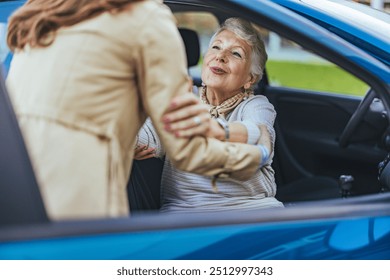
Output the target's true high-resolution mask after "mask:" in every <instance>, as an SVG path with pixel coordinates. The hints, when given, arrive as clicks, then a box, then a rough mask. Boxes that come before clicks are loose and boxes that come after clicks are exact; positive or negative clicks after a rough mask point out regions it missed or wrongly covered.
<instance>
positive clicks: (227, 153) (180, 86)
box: [136, 5, 261, 180]
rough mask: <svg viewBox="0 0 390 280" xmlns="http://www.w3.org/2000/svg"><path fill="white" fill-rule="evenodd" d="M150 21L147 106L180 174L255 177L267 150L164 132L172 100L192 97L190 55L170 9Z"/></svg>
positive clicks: (143, 76) (141, 60) (144, 48)
mask: <svg viewBox="0 0 390 280" xmlns="http://www.w3.org/2000/svg"><path fill="white" fill-rule="evenodd" d="M149 18H150V19H149V20H148V21H147V22H146V23H145V25H144V26H143V30H142V34H141V35H140V36H139V38H140V40H141V41H140V44H141V45H140V48H139V56H138V61H137V64H138V65H137V66H136V67H137V71H138V74H137V75H138V85H139V89H140V94H141V99H142V103H143V107H144V109H145V111H146V113H147V114H148V115H149V116H150V118H151V120H152V122H153V125H154V127H155V128H156V131H157V133H158V135H159V137H160V139H161V141H162V143H163V146H164V147H165V151H166V154H167V156H168V157H169V159H170V160H171V162H172V164H173V165H174V166H175V167H176V168H178V169H180V170H183V171H187V172H193V173H197V174H202V175H207V176H215V175H217V176H221V177H231V178H234V179H239V180H246V179H248V178H250V177H251V176H252V175H253V174H254V173H255V171H256V170H258V168H259V167H260V164H261V162H260V161H261V151H260V150H259V149H258V148H257V147H256V146H253V145H252V146H251V145H247V144H235V143H225V142H220V141H218V140H216V139H210V138H205V137H200V136H199V137H193V138H191V139H183V138H176V137H175V136H174V135H173V134H170V133H168V132H166V131H165V130H164V126H163V123H162V115H163V114H164V112H165V111H166V110H167V108H168V106H169V102H170V100H171V99H172V98H173V97H174V96H177V95H182V94H190V93H189V92H188V75H187V67H186V60H185V59H186V56H185V49H184V45H183V42H182V40H181V37H180V34H179V32H178V30H177V27H176V25H175V23H174V18H173V15H172V13H171V12H170V10H169V9H168V8H166V7H165V6H163V5H161V6H160V9H155V11H154V14H153V16H150V17H149Z"/></svg>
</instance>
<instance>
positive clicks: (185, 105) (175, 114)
mask: <svg viewBox="0 0 390 280" xmlns="http://www.w3.org/2000/svg"><path fill="white" fill-rule="evenodd" d="M163 122H164V124H165V129H166V130H167V131H169V132H171V133H174V134H175V135H176V136H177V137H192V136H196V135H202V136H210V132H211V126H212V125H213V123H212V120H211V117H210V114H209V106H208V105H206V104H202V103H201V102H200V100H199V99H198V98H197V97H196V96H195V95H193V94H186V95H182V96H178V97H175V98H174V99H173V100H172V101H171V106H170V107H169V109H168V111H167V112H166V113H165V114H164V116H163ZM213 122H215V121H213Z"/></svg>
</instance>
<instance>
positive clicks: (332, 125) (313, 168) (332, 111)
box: [264, 87, 386, 193]
mask: <svg viewBox="0 0 390 280" xmlns="http://www.w3.org/2000/svg"><path fill="white" fill-rule="evenodd" d="M264 94H265V95H266V96H267V97H268V98H269V100H270V101H271V103H273V105H274V106H275V109H276V111H277V114H278V115H277V119H276V123H275V129H276V132H277V136H278V137H277V139H276V149H275V165H276V166H275V169H276V174H277V178H278V181H279V184H282V185H283V184H285V183H289V182H291V181H294V180H298V179H300V178H302V177H310V176H328V177H332V178H334V179H338V178H339V176H340V175H352V176H353V177H354V178H355V181H354V190H355V192H358V193H362V192H363V193H366V192H371V191H372V192H374V191H377V190H378V188H379V185H378V182H377V180H376V174H377V165H378V163H379V162H380V161H381V160H383V158H384V157H385V155H386V152H385V151H384V150H383V149H382V148H379V146H378V143H376V141H373V140H370V139H375V137H376V135H377V134H379V133H382V131H381V129H378V128H375V127H373V126H371V125H370V124H369V123H368V122H365V123H364V124H363V125H362V126H361V128H360V129H359V131H357V132H356V137H354V143H352V144H350V145H349V146H348V147H347V148H340V147H339V143H338V137H339V136H340V134H341V133H342V131H343V129H344V126H345V125H346V123H347V122H348V120H349V118H350V117H351V115H352V113H353V112H354V110H355V109H356V108H357V106H358V105H359V102H360V98H356V97H350V96H345V95H336V94H321V93H318V92H312V91H304V90H298V89H285V88H277V87H268V88H267V89H266V90H265V92H264ZM367 135H370V136H373V135H375V136H373V137H367ZM365 138H366V139H365ZM340 171H341V173H340ZM367 186H370V187H369V188H367Z"/></svg>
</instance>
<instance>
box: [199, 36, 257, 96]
mask: <svg viewBox="0 0 390 280" xmlns="http://www.w3.org/2000/svg"><path fill="white" fill-rule="evenodd" d="M251 50H252V49H251V47H250V46H249V45H248V44H247V43H246V42H245V41H244V40H242V39H240V38H239V37H237V36H236V35H235V34H234V33H233V32H231V31H228V30H224V31H222V32H221V33H219V34H218V35H217V36H216V37H215V38H214V41H213V42H212V43H211V45H210V47H209V49H208V50H207V52H206V54H205V56H204V62H203V66H202V81H203V83H204V84H206V85H207V88H208V89H212V90H214V91H215V92H216V93H221V94H223V95H225V96H233V95H235V94H237V93H238V92H240V91H242V88H249V86H250V85H251V80H252V76H251V74H250V67H251Z"/></svg>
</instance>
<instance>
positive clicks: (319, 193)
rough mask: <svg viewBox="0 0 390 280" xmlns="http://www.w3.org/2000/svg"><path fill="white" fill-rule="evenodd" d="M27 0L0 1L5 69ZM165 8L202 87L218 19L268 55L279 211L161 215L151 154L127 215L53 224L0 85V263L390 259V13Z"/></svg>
mask: <svg viewBox="0 0 390 280" xmlns="http://www.w3.org/2000/svg"><path fill="white" fill-rule="evenodd" d="M23 3H24V1H1V2H0V20H1V25H0V26H1V28H0V40H1V41H0V58H1V60H2V63H3V76H4V77H6V73H7V69H8V67H9V62H10V60H11V59H12V54H11V53H10V52H9V50H8V49H7V47H6V45H5V43H4V38H5V30H6V24H7V18H8V17H9V15H10V14H11V13H12V11H14V10H15V9H16V8H18V7H19V6H20V5H22V4H23ZM165 3H166V4H167V5H168V6H169V7H170V8H171V9H172V11H173V13H174V15H175V17H176V18H177V22H178V28H179V30H180V32H181V34H182V35H183V41H184V43H185V46H186V51H187V59H188V65H189V73H190V74H191V75H192V77H193V79H194V83H195V84H197V85H200V74H199V65H200V64H201V62H202V59H201V56H202V53H204V51H205V49H206V48H207V43H208V41H209V39H210V36H211V35H212V34H213V32H214V31H215V30H216V28H217V27H218V25H219V24H220V23H221V22H222V21H224V20H225V19H226V18H229V17H232V16H234V17H242V18H245V19H247V20H250V21H251V22H252V23H253V24H255V25H256V26H257V27H258V28H259V30H260V31H261V33H262V35H263V37H264V40H265V42H266V46H267V52H268V55H269V59H268V62H267V65H266V74H265V75H264V77H263V79H262V80H261V81H260V82H259V84H258V85H257V88H256V91H255V93H256V94H262V95H265V96H266V97H267V98H268V99H269V101H270V102H271V103H272V104H273V105H274V107H275V109H276V111H277V114H278V115H277V118H276V123H275V131H276V147H275V157H274V161H273V168H274V170H275V176H276V181H277V185H278V193H277V198H278V199H279V200H281V201H282V202H284V204H285V206H286V207H285V208H283V209H264V210H256V211H245V212H243V211H234V212H226V211H223V212H218V213H193V214H180V213H175V214H167V213H159V212H158V208H159V207H160V205H159V203H160V202H159V191H160V190H159V178H160V177H159V176H161V174H160V172H161V170H160V167H161V166H160V162H158V161H156V160H154V159H150V160H145V161H141V162H137V163H136V164H135V165H134V167H133V171H132V177H131V178H130V179H129V184H128V193H129V200H130V202H131V204H130V205H131V208H132V209H131V210H132V213H133V214H132V216H131V217H130V218H117V219H99V220H83V221H79V220H77V221H66V222H53V221H50V220H49V219H48V218H47V215H46V212H45V208H44V206H43V203H42V198H41V195H40V192H39V186H38V184H37V182H36V179H35V176H34V172H33V170H32V168H31V164H30V161H29V158H28V155H27V151H26V148H25V146H24V142H23V138H22V135H21V133H20V131H19V128H18V125H17V121H16V118H15V115H14V113H13V111H12V106H11V104H10V101H9V96H8V94H7V91H6V88H5V86H4V79H1V86H0V89H1V90H0V92H1V94H0V259H6V260H10V259H18V260H23V259H38V260H64V259H66V260H74V259H77V260H80V259H90V260H107V259H114V260H121V259H126V260H134V259H136V260H160V259H161V260H168V259H170V260H171V259H173V260H183V259H184V260H192V259H195V260H227V259H234V260H246V259H251V260H253V259H255V260H276V259H283V260H286V259H296V260H302V259H304V260H312V259H314V260H324V259H353V260H355V259H365V260H367V259H376V260H378V259H382V260H383V259H384V260H389V259H390V192H389V187H390V165H389V164H388V162H389V161H390V156H389V151H390V125H389V124H390V123H389V120H390V113H389V112H390V15H389V14H386V13H385V12H381V11H377V10H374V9H371V8H370V7H368V6H365V5H362V4H358V3H355V2H351V1H341V0H334V1H313V0H299V1H298V0H289V1H288V0H273V1H265V0H263V1H262V0H253V1H244V0H219V1H206V0H167V1H165ZM37 71H38V70H37ZM59 160H60V159H59ZM140 185H142V188H141V187H139V186H140Z"/></svg>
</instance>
